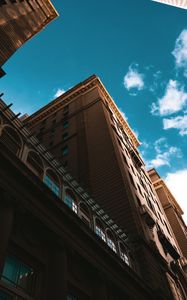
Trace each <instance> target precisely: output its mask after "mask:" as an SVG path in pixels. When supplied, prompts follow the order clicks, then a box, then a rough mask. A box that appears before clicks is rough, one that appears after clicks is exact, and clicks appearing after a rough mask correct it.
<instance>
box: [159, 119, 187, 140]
mask: <svg viewBox="0 0 187 300" xmlns="http://www.w3.org/2000/svg"><path fill="white" fill-rule="evenodd" d="M163 125H164V129H170V128H175V129H178V130H179V134H180V135H182V136H183V135H187V115H185V116H178V117H175V118H170V119H163Z"/></svg>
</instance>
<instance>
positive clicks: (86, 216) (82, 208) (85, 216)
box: [79, 202, 91, 226]
mask: <svg viewBox="0 0 187 300" xmlns="http://www.w3.org/2000/svg"><path fill="white" fill-rule="evenodd" d="M79 216H80V218H81V219H82V220H83V222H84V223H85V224H86V225H88V226H90V223H91V218H90V211H89V208H88V207H87V205H86V204H85V203H83V202H81V203H80V204H79Z"/></svg>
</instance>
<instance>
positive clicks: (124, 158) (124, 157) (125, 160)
mask: <svg viewBox="0 0 187 300" xmlns="http://www.w3.org/2000/svg"><path fill="white" fill-rule="evenodd" d="M122 155H123V160H124V162H125V163H126V165H127V166H129V165H128V162H127V159H126V156H125V155H124V154H122Z"/></svg>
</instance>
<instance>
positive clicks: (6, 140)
mask: <svg viewBox="0 0 187 300" xmlns="http://www.w3.org/2000/svg"><path fill="white" fill-rule="evenodd" d="M0 139H1V142H2V143H3V144H4V145H5V146H6V147H8V148H9V150H10V151H11V152H13V153H14V154H16V155H17V154H18V153H19V151H20V150H21V147H22V140H21V138H20V136H19V134H18V133H17V131H16V130H15V129H13V128H12V127H9V126H5V127H3V131H2V134H1V135H0Z"/></svg>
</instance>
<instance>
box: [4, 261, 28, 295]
mask: <svg viewBox="0 0 187 300" xmlns="http://www.w3.org/2000/svg"><path fill="white" fill-rule="evenodd" d="M33 277H34V272H33V269H32V268H30V267H29V266H27V265H25V264H24V263H22V262H21V261H19V260H18V259H16V258H15V257H10V256H9V257H7V258H6V260H5V264H4V269H3V274H2V280H3V281H4V282H6V283H7V284H10V285H14V286H16V287H20V288H22V289H24V290H25V291H26V292H27V293H29V294H30V293H31V291H32V285H33Z"/></svg>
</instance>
